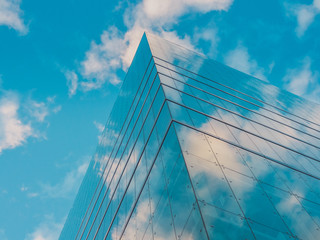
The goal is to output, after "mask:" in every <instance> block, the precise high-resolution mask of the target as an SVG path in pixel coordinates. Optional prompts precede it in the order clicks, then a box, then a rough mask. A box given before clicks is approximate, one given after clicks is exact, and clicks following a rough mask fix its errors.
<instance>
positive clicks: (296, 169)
mask: <svg viewBox="0 0 320 240" xmlns="http://www.w3.org/2000/svg"><path fill="white" fill-rule="evenodd" d="M172 121H173V122H174V123H177V124H179V125H181V126H184V127H187V128H190V129H192V130H194V131H197V132H199V133H202V134H205V135H208V136H210V137H213V138H215V139H218V140H220V141H222V142H225V143H228V144H230V145H232V146H234V147H237V148H240V149H242V150H244V151H247V152H250V153H252V154H255V155H257V156H260V157H263V158H265V159H267V160H269V161H271V162H274V163H276V164H279V165H281V166H284V167H287V168H289V169H291V170H294V171H296V172H299V173H301V174H303V175H306V176H309V177H311V178H314V179H317V180H320V177H317V176H315V175H313V174H310V173H307V172H304V171H301V170H299V169H298V168H295V167H292V166H290V165H288V164H286V163H283V162H280V161H278V160H276V159H274V158H271V157H268V156H266V155H264V154H262V153H259V152H256V151H254V150H252V149H249V148H246V147H243V146H241V145H239V144H236V143H234V142H232V141H229V140H227V139H224V138H222V137H219V136H216V135H214V134H212V133H209V132H206V131H203V130H200V129H198V128H195V127H193V126H191V125H189V124H186V123H183V122H180V121H178V120H175V119H173V120H172Z"/></svg>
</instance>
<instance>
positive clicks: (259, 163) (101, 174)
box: [60, 34, 320, 240]
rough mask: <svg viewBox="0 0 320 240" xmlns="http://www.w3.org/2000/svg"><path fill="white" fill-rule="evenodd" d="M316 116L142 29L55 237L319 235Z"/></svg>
mask: <svg viewBox="0 0 320 240" xmlns="http://www.w3.org/2000/svg"><path fill="white" fill-rule="evenodd" d="M319 116H320V107H319V105H317V104H314V103H311V102H308V101H306V100H304V99H302V98H300V97H297V96H295V95H293V94H291V93H288V92H286V91H283V90H280V89H278V88H276V87H275V86H272V85H270V84H268V83H267V82H263V81H261V80H259V79H256V78H254V77H252V76H249V75H246V74H244V73H241V72H239V71H237V70H234V69H232V68H229V67H227V66H225V65H222V64H220V63H218V62H216V61H213V60H210V59H208V58H206V57H205V56H203V55H201V54H198V53H196V52H193V51H191V50H187V49H185V48H182V47H180V46H178V45H176V44H174V43H171V42H169V41H166V40H164V39H161V38H158V37H156V36H154V35H151V34H145V35H144V36H143V38H142V40H141V43H140V45H139V48H138V50H137V52H136V56H135V58H134V60H133V62H132V65H131V67H130V69H129V71H128V73H127V76H126V79H125V80H124V82H123V86H122V88H121V91H120V94H119V97H118V99H117V101H116V103H115V105H114V108H113V110H112V113H111V115H110V118H109V120H108V122H107V124H106V128H105V131H104V133H103V136H102V138H101V141H100V143H99V146H98V147H97V151H96V154H95V155H94V157H93V159H92V161H91V163H90V166H89V168H88V171H87V174H86V176H85V178H84V180H83V183H82V185H81V187H80V190H79V193H78V195H77V197H76V200H75V203H74V206H73V208H72V209H71V211H70V213H69V216H68V219H67V221H66V224H65V226H64V229H63V231H62V233H61V235H60V239H61V240H64V239H75V240H80V239H97V240H100V239H159V240H160V239H318V238H319V236H320V151H319V150H320V121H319Z"/></svg>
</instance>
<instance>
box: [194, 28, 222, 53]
mask: <svg viewBox="0 0 320 240" xmlns="http://www.w3.org/2000/svg"><path fill="white" fill-rule="evenodd" d="M193 38H194V41H195V42H199V41H201V40H202V41H205V42H208V43H209V47H208V51H207V52H206V55H207V56H209V57H212V58H213V57H215V56H216V54H217V52H216V49H217V45H218V42H219V37H218V33H217V29H216V28H214V27H208V28H197V29H196V30H195V33H194V34H193Z"/></svg>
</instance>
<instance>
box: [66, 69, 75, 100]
mask: <svg viewBox="0 0 320 240" xmlns="http://www.w3.org/2000/svg"><path fill="white" fill-rule="evenodd" d="M64 75H65V77H66V79H67V86H68V91H69V92H68V94H69V97H72V96H73V95H75V94H76V92H77V88H78V75H77V74H76V73H75V72H74V71H66V72H65V73H64Z"/></svg>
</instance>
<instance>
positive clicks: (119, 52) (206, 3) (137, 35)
mask: <svg viewBox="0 0 320 240" xmlns="http://www.w3.org/2000/svg"><path fill="white" fill-rule="evenodd" d="M231 4H232V0H177V1H175V3H174V4H172V1H169V0H163V1H158V0H143V1H142V2H141V3H139V4H137V5H136V6H134V7H131V8H128V9H127V11H126V12H125V14H124V22H125V24H126V26H127V28H128V31H127V32H126V33H122V32H120V31H119V30H118V29H117V28H115V27H110V28H109V29H108V30H107V31H105V32H103V34H102V35H101V42H100V43H99V44H97V43H96V42H92V43H91V48H90V49H89V51H87V52H86V57H85V59H84V60H83V62H82V63H81V75H82V76H83V77H84V78H85V79H86V81H82V82H81V83H80V84H81V87H82V90H83V91H89V90H93V89H98V88H101V87H102V86H103V84H105V83H106V82H109V83H111V84H114V85H115V84H118V83H119V82H120V80H119V79H118V78H117V74H116V72H117V70H119V69H123V70H126V69H127V68H128V66H129V65H130V63H131V61H132V58H133V56H134V53H135V51H136V49H137V46H138V44H139V41H140V39H141V36H142V34H143V32H145V31H148V32H150V33H156V34H157V35H160V36H162V37H165V38H167V39H168V40H171V41H174V42H176V43H178V44H180V45H182V46H185V47H187V48H190V49H194V46H193V44H192V39H190V37H189V36H184V37H183V38H181V37H179V36H178V34H177V33H176V32H175V31H171V30H164V29H170V26H172V25H176V24H177V23H178V19H179V17H181V16H182V15H185V14H187V13H190V12H200V13H207V12H210V11H214V10H219V11H221V10H224V11H226V10H228V8H229V7H230V5H231ZM200 38H202V39H204V40H206V41H210V42H211V44H212V47H214V46H215V45H214V44H215V32H214V30H212V29H210V30H208V31H204V30H203V32H201V33H199V34H198V37H197V39H194V40H195V41H196V42H197V41H198V40H199V39H200Z"/></svg>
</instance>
